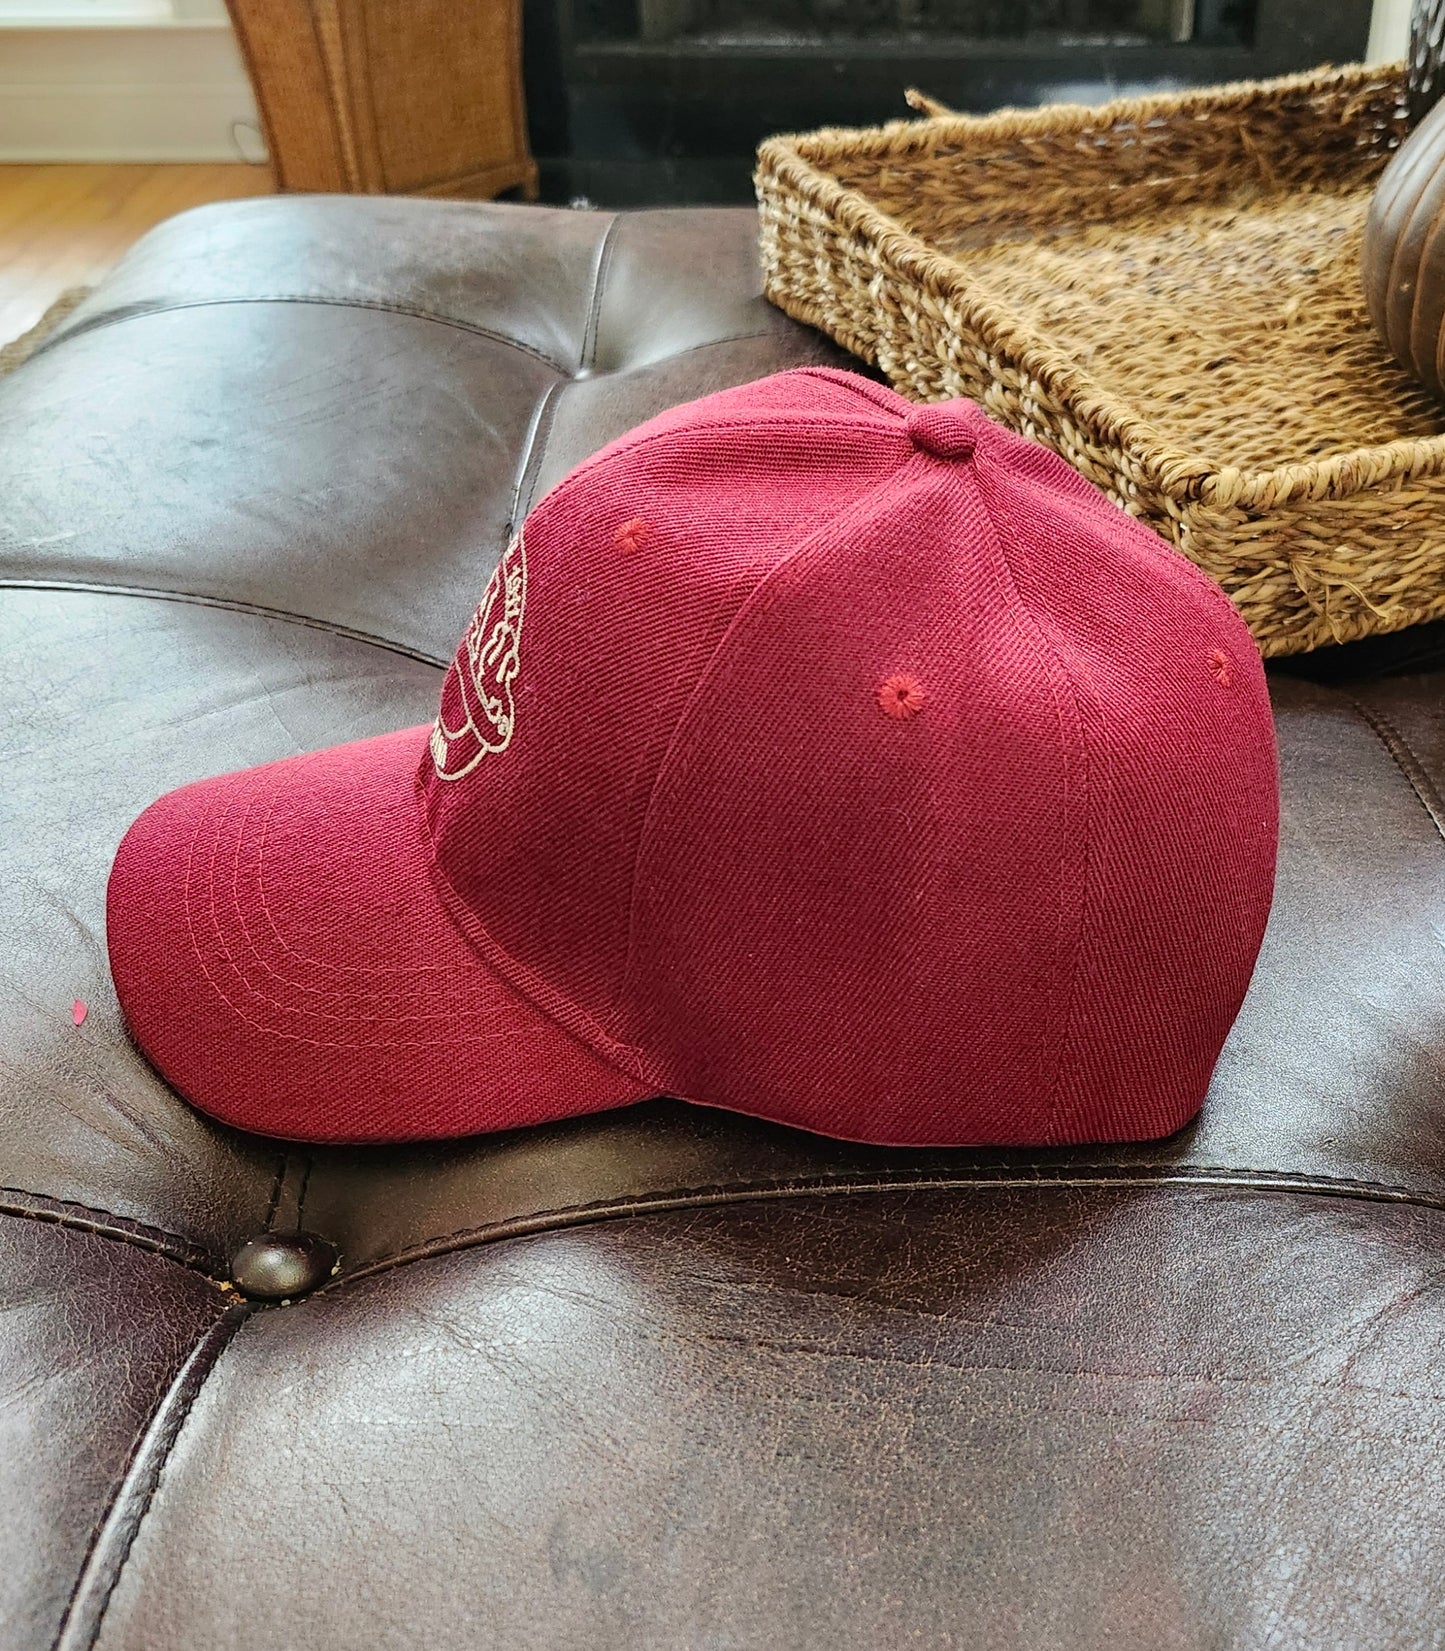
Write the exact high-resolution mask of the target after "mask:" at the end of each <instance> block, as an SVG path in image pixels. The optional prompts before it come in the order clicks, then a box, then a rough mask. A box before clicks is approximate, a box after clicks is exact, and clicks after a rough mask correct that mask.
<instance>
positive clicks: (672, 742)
mask: <svg viewBox="0 0 1445 1651" xmlns="http://www.w3.org/2000/svg"><path fill="white" fill-rule="evenodd" d="M900 431H901V426H896V427H895V429H894V432H893V433H895V434H897V433H899V432H900ZM912 454H913V450H912V448H911V444H910V447H909V456H908V457H905V458H904V459H903V461H902V462H901V463H900V464H899V466H898V468H897V469H895V470H893V471H892V472H891V473H890V474H889V475H888V476H887V477H885V478H884V479H883V480H882V481H880V482H878V483H876V484H875V485H874V486H873V487H871V488H869V489H868V490H867V491H866V492H864V493H863V494H861V495H860V496H859V497H858V498H856V499H854V500H853V502H852V503H851V504H850V505H848V506H847V508H846V509H844V510H841V511H839V512H838V514H837V515H836V516H834V517H831V518H830V519H829V520H828V521H827V522H825V523H824V524H822V525H821V526H820V527H818V528H817V529H815V531H814V532H813V533H812V535H811V536H810V537H809V538H807V539H805V540H804V541H803V543H802V544H800V545H798V546H796V547H795V548H794V550H792V551H791V552H790V553H789V555H788V556H787V557H785V558H784V560H783V561H781V562H779V563H778V565H777V566H776V567H774V568H770V569H769V571H768V573H767V575H766V577H765V578H763V579H762V580H760V581H759V582H758V584H757V585H755V586H754V587H753V589H752V590H751V591H750V592H749V593H748V595H747V598H746V599H745V600H744V601H743V602H742V604H741V605H740V606H739V608H738V611H737V612H736V613H735V614H734V615H733V617H732V620H731V622H730V623H729V625H728V627H727V629H726V630H725V631H724V632H723V634H722V635H721V636H720V637H719V638H718V641H717V646H716V647H715V648H714V649H713V650H712V652H711V653H710V654H709V655H708V658H707V661H706V663H705V664H704V665H703V667H702V669H701V671H699V672H698V676H697V681H696V682H695V683H694V684H693V688H692V692H691V693H690V694H689V695H688V697H687V703H686V704H685V705H684V706H683V708H682V712H681V714H680V715H679V717H678V719H677V722H676V724H675V725H674V727H673V730H672V734H671V737H670V738H669V739H668V742H667V749H666V750H665V751H664V752H663V754H662V761H661V762H660V763H659V764H658V767H657V772H656V774H655V775H654V776H653V780H652V786H651V789H650V790H649V792H648V797H647V807H646V809H645V810H644V812H643V816H642V830H641V831H640V832H639V833H638V838H637V850H636V853H635V855H634V856H633V861H632V874H631V877H630V879H629V881H630V884H631V888H630V893H629V898H628V909H627V950H626V953H625V955H624V957H623V963H622V973H621V974H620V975H619V977H618V982H617V988H616V991H615V993H614V995H613V998H612V1003H611V1005H610V1010H609V1012H611V1013H615V1012H616V1010H617V1009H618V1007H619V1006H620V1005H621V1003H622V1002H623V1001H624V1000H625V998H626V996H627V987H628V983H629V981H630V980H631V978H632V970H633V962H634V958H635V956H636V949H637V948H636V941H637V924H638V873H639V870H640V868H641V866H642V864H643V861H644V859H645V858H646V855H647V850H648V846H649V843H650V840H651V836H652V832H653V828H654V824H655V814H656V811H657V807H658V797H659V796H660V794H661V792H662V788H663V780H664V778H666V777H668V776H669V774H670V772H671V770H672V767H673V764H674V762H675V761H676V760H680V759H679V758H678V745H679V742H680V740H681V739H682V736H683V731H684V729H686V728H687V726H688V725H689V723H690V722H691V720H692V717H693V713H694V711H695V710H696V708H697V706H698V704H699V702H700V701H701V699H702V696H703V692H704V689H705V688H706V686H707V684H708V681H709V679H710V678H711V677H712V675H713V673H714V672H715V670H716V669H717V666H718V662H719V660H720V659H721V658H722V657H723V655H724V653H725V651H726V650H727V648H728V644H729V643H730V642H731V641H732V639H733V637H734V635H735V634H736V633H737V631H738V629H739V627H740V626H741V625H742V623H743V621H744V620H745V619H748V618H751V617H752V616H753V615H754V614H756V613H758V612H760V611H763V610H764V609H765V608H766V607H767V605H768V604H769V603H770V602H771V601H772V600H773V599H774V598H775V596H776V594H777V586H778V582H779V578H780V576H781V575H782V574H783V573H784V572H791V571H793V570H794V569H796V568H797V566H798V565H799V563H800V562H801V561H802V559H803V558H804V557H806V556H810V555H815V554H817V553H818V552H819V551H820V550H821V549H822V548H823V547H824V546H826V545H829V544H832V543H833V542H834V536H835V535H836V534H837V533H838V531H839V530H840V528H845V527H846V524H847V523H848V521H849V520H850V519H851V518H853V517H854V516H872V515H874V514H876V512H877V508H878V504H877V501H878V496H879V494H880V493H884V492H886V491H887V490H888V489H896V488H900V487H901V486H902V485H903V482H904V478H905V476H906V474H907V471H908V469H909V467H910V466H909V459H910V457H911V456H912ZM689 1098H691V1097H689Z"/></svg>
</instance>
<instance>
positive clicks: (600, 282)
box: [578, 212, 622, 372]
mask: <svg viewBox="0 0 1445 1651" xmlns="http://www.w3.org/2000/svg"><path fill="white" fill-rule="evenodd" d="M621 223H622V215H621V213H618V212H614V213H613V214H612V218H611V220H610V221H609V223H608V225H607V228H606V229H605V230H603V232H602V241H601V244H600V245H599V246H598V248H597V263H596V265H595V266H594V268H593V271H592V292H591V294H590V296H589V298H588V300H587V320H586V322H585V323H584V325H583V328H582V350H581V354H580V357H579V361H578V371H579V372H580V371H588V372H590V371H591V369H592V364H593V362H594V361H596V359H597V340H598V336H599V334H600V332H601V319H602V295H603V293H604V291H605V290H606V287H607V277H608V275H609V274H610V273H611V270H612V249H613V248H614V246H616V244H617V231H618V229H619V227H620V226H621Z"/></svg>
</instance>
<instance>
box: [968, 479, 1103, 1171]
mask: <svg viewBox="0 0 1445 1651" xmlns="http://www.w3.org/2000/svg"><path fill="white" fill-rule="evenodd" d="M988 463H989V459H988V458H987V456H986V455H985V454H984V453H983V452H982V451H981V450H976V451H975V455H974V458H973V460H972V461H971V464H970V465H969V466H968V467H966V468H967V469H968V470H969V479H970V482H971V483H972V485H973V487H974V488H975V490H976V492H977V495H978V499H979V503H980V505H981V506H982V508H983V514H984V519H985V520H986V521H987V522H988V525H989V531H990V532H991V534H992V536H993V541H994V545H995V547H996V549H997V551H998V563H999V566H1000V567H1001V568H1002V569H1003V572H1004V575H1005V577H1006V578H1007V580H1008V587H1009V590H1010V592H1011V593H1012V596H1013V601H1014V604H1015V607H1016V611H1017V612H1018V613H1019V614H1020V616H1022V617H1023V618H1024V619H1026V621H1027V623H1028V625H1029V628H1030V630H1031V631H1032V634H1033V638H1034V642H1035V646H1036V647H1037V648H1038V649H1039V652H1040V656H1041V658H1042V659H1043V661H1044V663H1045V668H1046V670H1047V673H1048V676H1049V686H1050V691H1051V693H1052V694H1053V698H1054V707H1055V712H1056V714H1057V715H1058V718H1059V733H1060V737H1061V739H1062V740H1064V741H1066V742H1067V740H1068V732H1069V731H1068V729H1067V728H1066V725H1065V718H1064V714H1063V706H1062V701H1061V699H1060V696H1059V684H1060V682H1062V684H1063V687H1064V689H1065V690H1066V692H1067V695H1068V701H1069V706H1070V709H1071V711H1072V726H1073V734H1074V749H1075V751H1076V752H1077V754H1078V756H1079V757H1080V758H1081V759H1082V766H1083V782H1084V783H1083V797H1082V805H1083V809H1084V814H1085V819H1084V828H1083V833H1082V835H1083V867H1082V875H1081V877H1080V882H1079V892H1078V897H1077V900H1076V902H1075V904H1074V911H1073V917H1072V921H1071V922H1070V921H1069V920H1068V917H1067V914H1066V910H1065V907H1064V902H1063V897H1062V894H1061V896H1060V911H1059V925H1060V926H1059V946H1060V949H1061V950H1062V949H1063V948H1064V947H1065V946H1068V947H1069V951H1070V957H1069V960H1068V985H1067V987H1066V989H1065V992H1064V1012H1063V1014H1062V1016H1061V1017H1060V1027H1061V1030H1060V1032H1059V1035H1058V1037H1057V1039H1056V1041H1055V1045H1054V1050H1053V1055H1052V1071H1051V1074H1050V1078H1049V1086H1048V1100H1047V1102H1046V1105H1045V1110H1044V1117H1043V1120H1042V1125H1041V1129H1040V1134H1041V1137H1042V1140H1043V1142H1044V1143H1045V1144H1048V1143H1050V1142H1052V1141H1055V1140H1056V1139H1057V1138H1058V1136H1057V1129H1056V1126H1057V1124H1058V1119H1059V1114H1060V1112H1061V1111H1062V1107H1063V1083H1064V1071H1065V1067H1066V1062H1067V1057H1068V1053H1069V1049H1070V1047H1071V1045H1072V1041H1073V1028H1074V1011H1075V1000H1076V998H1077V996H1078V989H1079V977H1080V974H1081V965H1082V958H1083V951H1084V939H1085V919H1086V917H1087V913H1088V910H1089V903H1090V895H1091V892H1092V884H1093V875H1094V869H1095V859H1096V856H1095V852H1094V816H1095V812H1096V811H1095V809H1094V807H1093V806H1092V805H1093V801H1094V790H1095V783H1094V778H1095V763H1096V757H1095V753H1094V751H1093V750H1092V748H1091V746H1090V742H1089V737H1088V725H1087V722H1086V719H1085V717H1084V714H1083V707H1082V705H1081V704H1080V696H1079V687H1078V684H1077V683H1076V682H1075V681H1074V676H1073V672H1072V671H1070V669H1069V667H1068V665H1067V664H1066V662H1065V660H1064V658H1063V655H1062V654H1061V653H1060V651H1059V649H1058V647H1057V645H1056V644H1055V643H1054V641H1053V638H1052V637H1051V636H1050V635H1049V634H1048V631H1047V629H1046V628H1045V627H1044V626H1043V625H1042V624H1041V623H1040V622H1039V616H1038V615H1037V614H1036V613H1035V611H1034V609H1033V607H1032V606H1031V604H1030V603H1029V601H1028V600H1027V599H1026V598H1025V596H1024V594H1023V591H1022V590H1021V589H1020V588H1019V583H1018V579H1017V576H1016V575H1015V573H1014V567H1013V562H1012V560H1011V557H1010V551H1009V548H1008V547H1007V546H1006V545H1005V543H1004V537H1003V534H1002V533H1001V532H1000V530H999V526H998V523H997V522H996V520H995V519H994V512H993V506H992V503H991V501H990V499H989V496H988V488H987V486H986V485H985V482H984V479H983V478H984V474H985V471H986V467H987V465H988ZM1015 553H1017V551H1016V548H1015ZM1064 786H1065V816H1066V818H1067V817H1068V816H1069V815H1070V814H1072V813H1073V809H1072V807H1071V806H1070V803H1071V799H1070V797H1069V791H1070V790H1071V789H1072V788H1071V786H1070V780H1069V770H1068V766H1067V764H1066V766H1065V769H1064ZM1066 923H1068V928H1069V930H1071V934H1070V935H1068V936H1066V933H1065V924H1066Z"/></svg>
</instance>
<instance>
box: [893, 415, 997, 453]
mask: <svg viewBox="0 0 1445 1651" xmlns="http://www.w3.org/2000/svg"><path fill="white" fill-rule="evenodd" d="M982 417H983V414H982V413H981V412H980V411H979V409H978V408H977V407H976V406H975V405H974V404H973V402H971V401H935V402H932V403H930V404H929V405H928V406H926V407H915V408H914V409H913V411H912V412H911V413H910V414H909V415H908V417H907V419H905V420H904V428H905V429H906V430H907V431H908V439H909V440H910V441H911V442H912V443H913V445H914V446H915V447H916V448H918V449H919V451H920V452H923V453H932V454H933V456H934V457H935V458H937V459H967V458H972V456H973V449H974V443H975V441H976V439H977V436H976V433H977V430H978V421H979V420H980V419H981V418H982Z"/></svg>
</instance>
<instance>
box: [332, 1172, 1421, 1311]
mask: <svg viewBox="0 0 1445 1651" xmlns="http://www.w3.org/2000/svg"><path fill="white" fill-rule="evenodd" d="M1231 1185H1234V1186H1236V1188H1237V1189H1238V1188H1242V1189H1243V1190H1249V1191H1258V1192H1292V1193H1295V1194H1298V1195H1301V1196H1306V1197H1308V1196H1311V1195H1313V1196H1317V1197H1332V1198H1358V1199H1360V1200H1361V1201H1362V1202H1368V1203H1389V1204H1408V1205H1412V1206H1416V1207H1419V1208H1423V1209H1432V1210H1437V1211H1441V1212H1445V1192H1442V1193H1438V1194H1432V1193H1427V1192H1422V1191H1420V1190H1419V1189H1418V1188H1412V1187H1401V1186H1395V1185H1392V1184H1390V1183H1388V1182H1379V1181H1359V1180H1352V1179H1350V1178H1348V1177H1345V1176H1331V1175H1292V1174H1290V1173H1289V1172H1288V1171H1285V1170H1264V1169H1249V1168H1241V1167H1238V1166H1235V1165H1228V1164H1188V1165H1179V1166H1178V1167H1177V1168H1175V1169H1173V1170H1154V1169H1143V1170H1141V1169H1138V1168H1136V1167H1135V1166H1134V1165H1130V1164H1107V1163H1105V1164H1088V1165H1081V1166H1080V1167H1079V1169H1078V1170H1076V1171H1067V1172H1064V1173H1060V1174H1053V1175H1051V1174H1048V1173H1039V1172H1037V1171H1036V1172H1035V1173H1032V1174H1027V1175H1020V1174H1010V1173H1009V1172H1008V1171H1006V1170H989V1169H987V1168H981V1169H979V1170H976V1171H973V1172H971V1173H969V1172H961V1173H952V1174H950V1173H948V1172H946V1171H945V1172H942V1173H930V1172H928V1171H920V1172H918V1173H917V1174H912V1175H897V1176H892V1177H890V1176H886V1175H884V1176H879V1175H866V1174H860V1175H859V1176H857V1177H855V1178H852V1179H845V1178H834V1179H815V1180H812V1181H809V1180H806V1179H801V1178H800V1179H798V1180H796V1181H783V1182H756V1181H752V1182H746V1181H745V1182H735V1183H724V1184H721V1185H717V1184H714V1185H702V1186H696V1187H678V1188H673V1189H670V1190H669V1191H667V1192H663V1193H644V1194H634V1195H631V1196H626V1197H622V1198H604V1199H598V1200H595V1201H593V1202H589V1203H579V1204H563V1205H558V1206H557V1207H555V1208H553V1209H546V1210H536V1211H532V1212H530V1213H528V1214H526V1215H523V1216H515V1217H511V1218H507V1219H504V1220H500V1221H494V1222H489V1223H486V1224H484V1225H481V1226H476V1227H463V1228H461V1229H459V1230H458V1231H456V1232H451V1233H443V1234H440V1235H438V1236H437V1237H435V1238H431V1239H426V1240H423V1241H422V1242H421V1243H418V1244H412V1245H408V1246H406V1247H405V1248H403V1249H400V1250H393V1251H388V1252H385V1253H383V1254H382V1255H379V1256H375V1257H373V1258H372V1259H371V1260H369V1261H366V1262H363V1263H360V1264H359V1265H357V1266H356V1267H354V1268H352V1269H350V1270H348V1271H347V1272H345V1273H344V1274H342V1276H340V1277H339V1278H337V1279H335V1280H334V1281H333V1282H331V1283H328V1284H324V1285H323V1286H322V1287H321V1289H319V1290H317V1291H316V1292H315V1294H316V1295H324V1294H327V1293H331V1292H335V1291H336V1290H340V1289H344V1288H346V1287H347V1286H348V1285H350V1284H355V1283H359V1282H360V1281H361V1280H363V1279H366V1278H370V1277H374V1276H375V1275H377V1274H379V1273H387V1272H392V1271H394V1270H396V1269H397V1268H399V1267H402V1266H406V1265H409V1264H411V1263H412V1262H415V1261H425V1260H429V1259H431V1258H433V1257H435V1256H440V1255H447V1254H451V1253H453V1252H455V1251H458V1250H464V1249H470V1248H474V1247H477V1246H480V1245H482V1244H485V1243H489V1242H493V1241H498V1240H501V1239H506V1238H522V1237H529V1236H533V1235H536V1234H540V1233H543V1232H547V1231H554V1230H558V1229H561V1228H564V1227H571V1226H584V1225H589V1224H591V1223H593V1222H600V1221H604V1220H608V1219H622V1218H625V1217H629V1216H639V1215H663V1214H670V1213H672V1212H674V1211H677V1210H683V1209H696V1208H705V1207H709V1206H719V1205H725V1204H743V1203H766V1202H772V1201H781V1200H784V1199H789V1198H818V1197H835V1196H839V1195H842V1194H850V1193H851V1194H870V1193H872V1194H876V1193H887V1192H938V1191H946V1190H949V1189H951V1188H956V1189H959V1190H963V1189H965V1188H968V1187H970V1186H973V1187H986V1188H988V1189H989V1190H1008V1191H1012V1190H1017V1189H1024V1188H1027V1189H1030V1190H1033V1191H1039V1190H1050V1191H1052V1190H1058V1189H1067V1188H1070V1187H1073V1188H1089V1189H1092V1190H1097V1191H1112V1190H1120V1191H1123V1190H1128V1189H1130V1188H1145V1189H1147V1188H1159V1187H1172V1186H1185V1187H1189V1186H1196V1187H1210V1186H1231Z"/></svg>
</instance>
